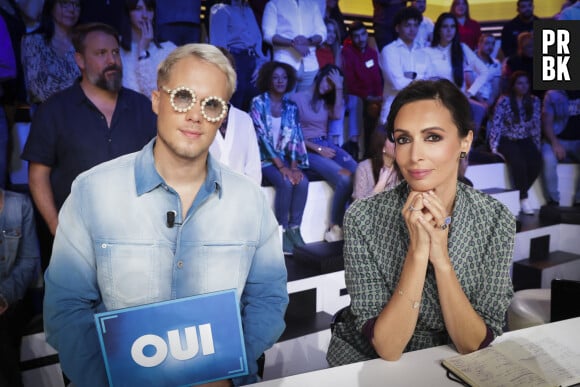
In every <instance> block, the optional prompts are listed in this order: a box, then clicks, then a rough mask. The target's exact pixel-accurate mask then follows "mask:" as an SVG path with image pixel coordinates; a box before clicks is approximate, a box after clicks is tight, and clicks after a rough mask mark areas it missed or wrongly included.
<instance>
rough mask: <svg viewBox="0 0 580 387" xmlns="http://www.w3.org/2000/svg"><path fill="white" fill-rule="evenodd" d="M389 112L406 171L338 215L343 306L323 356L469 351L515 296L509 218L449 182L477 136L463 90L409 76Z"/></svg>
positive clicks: (335, 360) (496, 331)
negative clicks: (450, 348) (346, 297)
mask: <svg viewBox="0 0 580 387" xmlns="http://www.w3.org/2000/svg"><path fill="white" fill-rule="evenodd" d="M387 122H388V126H387V132H388V135H389V136H390V137H391V138H392V139H394V141H395V149H396V152H395V156H396V162H397V165H398V167H399V169H400V171H401V174H402V176H403V178H404V179H405V181H403V182H402V183H401V184H399V185H398V186H397V187H395V188H393V189H392V190H390V191H386V192H381V193H379V194H377V195H374V196H372V197H370V198H367V199H362V200H357V201H356V202H354V204H352V205H351V207H350V208H349V210H348V212H347V214H346V216H345V245H344V261H345V279H346V286H347V288H348V292H349V294H350V297H351V304H350V307H349V308H347V309H346V310H345V311H344V312H343V313H342V314H341V316H340V317H341V318H340V319H339V320H341V321H340V322H339V323H337V324H335V326H334V330H333V335H332V339H331V342H330V347H329V349H328V354H327V360H328V362H329V364H330V365H331V366H336V365H341V364H347V363H352V362H356V361H362V360H367V359H372V358H376V357H381V358H383V359H386V360H397V359H399V358H400V357H401V355H402V353H403V352H405V351H414V350H418V349H423V348H429V347H434V346H438V345H444V344H454V345H455V347H456V348H457V350H458V351H459V352H460V353H468V352H472V351H475V350H477V349H479V348H482V347H485V346H487V345H488V344H489V343H490V342H491V341H492V340H493V338H494V337H495V336H498V335H500V334H501V333H502V327H503V325H504V316H505V312H506V310H507V307H508V305H509V303H510V300H511V297H512V295H513V289H512V283H511V279H510V275H509V269H510V265H511V260H512V254H513V247H514V238H515V219H514V217H513V216H512V214H511V213H510V212H509V210H508V209H507V208H506V207H505V206H504V205H503V204H501V203H500V202H498V201H497V200H496V199H494V198H492V197H490V196H489V195H486V194H484V193H481V192H480V191H477V190H474V189H473V188H471V187H469V186H466V185H465V184H463V183H461V182H458V180H457V173H458V169H459V163H460V161H461V160H462V158H464V157H465V156H466V153H467V151H468V150H469V148H470V146H471V142H472V139H473V132H472V129H471V128H472V124H471V116H470V111H469V102H468V101H467V98H466V97H465V96H464V95H463V93H461V91H460V90H459V89H458V88H457V87H456V86H454V85H453V84H452V83H451V82H450V81H448V80H445V79H440V80H421V81H416V82H413V83H411V84H410V85H409V86H407V87H406V88H405V89H403V90H402V91H401V92H400V93H399V94H398V95H397V97H396V98H395V100H394V102H393V105H392V107H391V111H390V113H389V117H388V121H387ZM450 215H451V216H450Z"/></svg>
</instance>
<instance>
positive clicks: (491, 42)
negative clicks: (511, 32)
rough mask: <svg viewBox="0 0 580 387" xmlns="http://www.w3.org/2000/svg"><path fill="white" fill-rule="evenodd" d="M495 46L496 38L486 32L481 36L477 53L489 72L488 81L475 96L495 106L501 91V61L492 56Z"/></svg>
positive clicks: (480, 100)
mask: <svg viewBox="0 0 580 387" xmlns="http://www.w3.org/2000/svg"><path fill="white" fill-rule="evenodd" d="M494 47H495V38H494V37H493V35H491V34H488V33H485V34H482V35H481V36H480V38H479V43H478V46H477V52H476V53H475V55H477V57H478V58H479V59H481V61H482V62H483V64H484V65H486V66H487V68H488V69H489V74H488V77H487V82H485V83H484V84H483V85H482V86H481V88H480V89H479V91H478V92H477V94H476V95H475V97H474V98H475V99H476V100H478V101H479V102H482V103H484V104H486V105H487V106H493V105H494V103H495V100H496V99H497V97H499V93H500V80H501V63H500V61H499V60H497V59H496V58H494V57H493V56H492V55H493V49H494Z"/></svg>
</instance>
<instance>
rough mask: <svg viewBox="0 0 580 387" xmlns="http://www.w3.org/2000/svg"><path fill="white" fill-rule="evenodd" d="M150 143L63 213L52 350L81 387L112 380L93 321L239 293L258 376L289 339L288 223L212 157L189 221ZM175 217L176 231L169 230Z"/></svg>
mask: <svg viewBox="0 0 580 387" xmlns="http://www.w3.org/2000/svg"><path fill="white" fill-rule="evenodd" d="M154 141H155V140H152V141H151V142H150V143H149V144H147V145H146V146H145V147H144V148H143V149H142V150H141V151H140V152H137V153H133V154H130V155H126V156H122V157H120V158H117V159H115V160H112V161H110V162H106V163H103V164H100V165H99V166H97V167H95V168H92V169H90V170H89V171H87V172H85V173H83V174H81V175H80V176H79V177H78V178H77V179H76V180H75V182H74V183H73V186H72V191H71V194H70V196H69V197H68V199H67V200H66V202H65V204H64V206H63V207H62V209H61V212H60V214H59V226H58V229H57V232H56V237H55V241H54V247H53V253H52V258H51V262H50V265H49V268H48V270H47V272H46V275H45V281H46V282H45V286H46V289H45V300H44V324H45V331H46V336H47V341H48V342H49V343H50V344H51V345H52V346H53V347H55V348H56V349H57V350H58V351H59V357H60V361H61V365H62V368H63V370H64V372H65V373H66V375H67V376H68V377H69V378H70V379H71V380H72V381H73V382H75V384H77V385H79V386H95V387H97V386H98V387H101V386H104V385H107V378H106V373H105V368H104V365H103V360H102V358H101V352H100V347H99V342H98V339H97V334H96V329H95V323H94V321H93V314H94V313H95V312H101V311H105V310H114V309H119V308H125V307H129V306H134V305H141V304H147V303H152V302H159V301H164V300H169V299H175V298H181V297H187V296H190V295H195V294H202V293H207V292H213V291H218V290H224V289H232V288H237V290H238V297H239V298H240V305H241V316H242V325H243V331H244V338H245V343H246V353H247V358H248V367H249V370H250V375H249V377H246V378H241V379H238V380H235V381H234V382H235V383H236V384H240V383H249V382H254V381H256V380H257V379H256V372H257V365H256V362H255V360H256V359H257V358H258V357H259V356H260V355H261V354H262V353H263V352H264V351H265V350H266V349H267V348H269V347H271V346H272V345H273V344H274V343H275V342H276V340H277V339H278V338H279V336H280V335H281V334H282V332H283V330H284V327H285V325H284V312H285V310H286V305H287V304H288V293H287V290H286V268H285V264H284V256H283V253H282V247H281V244H280V238H279V236H278V224H277V222H276V219H275V217H274V215H273V213H272V210H271V209H270V207H269V206H268V204H267V203H266V201H265V199H264V196H263V194H262V192H261V190H260V187H258V186H257V185H256V184H255V183H254V182H252V181H251V180H249V179H248V178H246V177H245V176H242V175H240V174H238V173H236V172H234V171H232V170H230V169H228V168H226V167H224V166H222V165H221V164H219V163H218V162H217V161H215V160H214V159H212V158H211V156H208V162H207V169H208V173H207V178H206V180H205V182H204V184H203V185H202V187H201V188H200V190H199V192H198V194H197V196H196V198H195V200H194V202H193V204H192V206H191V208H190V209H189V211H188V212H187V214H186V216H185V218H184V219H183V218H182V216H181V214H182V209H181V204H180V200H179V197H178V195H177V193H176V192H175V191H174V190H173V189H172V188H171V187H169V186H168V185H167V184H166V183H165V182H164V180H163V179H162V178H161V176H160V175H159V174H158V173H157V171H156V169H155V165H154V159H153V144H154ZM168 211H176V213H177V215H176V218H175V226H174V227H172V228H169V227H168V226H167V225H166V216H167V215H166V214H167V212H168Z"/></svg>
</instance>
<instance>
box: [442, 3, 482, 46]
mask: <svg viewBox="0 0 580 387" xmlns="http://www.w3.org/2000/svg"><path fill="white" fill-rule="evenodd" d="M449 12H451V13H452V14H453V16H455V19H456V20H457V33H458V34H459V40H460V41H461V42H462V43H465V44H467V46H468V47H469V48H471V49H472V50H477V44H478V42H479V37H480V36H481V26H480V25H479V23H478V22H476V21H475V20H473V19H472V18H471V16H470V15H469V3H468V2H467V0H453V3H451V8H450V10H449Z"/></svg>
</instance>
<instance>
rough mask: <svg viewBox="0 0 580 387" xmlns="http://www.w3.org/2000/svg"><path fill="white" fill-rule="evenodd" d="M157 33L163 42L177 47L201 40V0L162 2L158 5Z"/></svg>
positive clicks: (166, 0) (164, 0)
mask: <svg viewBox="0 0 580 387" xmlns="http://www.w3.org/2000/svg"><path fill="white" fill-rule="evenodd" d="M156 15H157V31H158V32H159V39H160V40H161V41H162V42H165V41H170V42H173V44H175V45H176V46H182V45H184V44H187V43H198V42H200V40H201V25H200V21H201V0H187V1H183V0H162V1H159V2H158V3H157V7H156Z"/></svg>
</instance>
